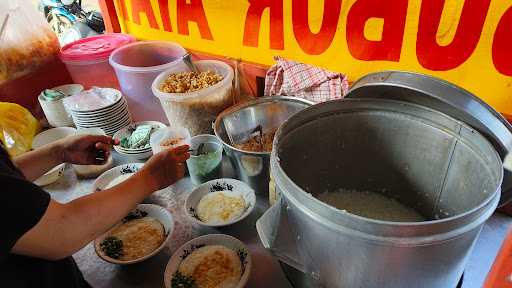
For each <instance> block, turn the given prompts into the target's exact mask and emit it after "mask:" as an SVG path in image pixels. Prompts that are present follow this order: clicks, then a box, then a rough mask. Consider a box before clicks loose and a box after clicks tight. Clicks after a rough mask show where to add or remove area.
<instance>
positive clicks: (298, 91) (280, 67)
mask: <svg viewBox="0 0 512 288" xmlns="http://www.w3.org/2000/svg"><path fill="white" fill-rule="evenodd" d="M274 60H276V62H277V63H276V64H274V66H272V67H270V69H269V70H268V71H267V75H266V78H265V96H276V95H287V96H294V97H299V98H304V99H306V100H310V101H313V102H316V103H318V102H324V101H328V100H334V99H341V98H343V97H345V95H346V94H347V92H348V80H347V77H346V76H345V75H343V74H341V73H337V72H331V71H327V70H324V69H321V68H317V67H314V66H311V65H307V64H303V63H299V62H295V61H290V60H286V59H284V58H281V57H274Z"/></svg>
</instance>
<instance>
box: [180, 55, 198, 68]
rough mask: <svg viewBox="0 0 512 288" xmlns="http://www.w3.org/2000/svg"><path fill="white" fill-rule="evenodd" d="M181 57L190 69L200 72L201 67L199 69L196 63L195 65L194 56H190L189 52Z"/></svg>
mask: <svg viewBox="0 0 512 288" xmlns="http://www.w3.org/2000/svg"><path fill="white" fill-rule="evenodd" d="M181 59H182V60H183V62H185V64H186V65H187V67H188V69H190V71H192V72H195V73H199V69H197V67H196V65H194V63H193V62H192V58H191V57H190V54H189V53H187V54H185V55H183V57H182V58H181Z"/></svg>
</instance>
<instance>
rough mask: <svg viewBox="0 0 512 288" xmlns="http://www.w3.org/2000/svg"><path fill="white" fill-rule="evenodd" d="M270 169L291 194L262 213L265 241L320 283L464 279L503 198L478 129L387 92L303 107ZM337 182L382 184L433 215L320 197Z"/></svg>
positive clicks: (361, 186)
mask: <svg viewBox="0 0 512 288" xmlns="http://www.w3.org/2000/svg"><path fill="white" fill-rule="evenodd" d="M319 147H321V149H319ZM271 168H272V176H273V177H274V179H275V182H276V185H277V189H278V191H280V193H281V194H282V196H283V197H282V198H281V202H280V205H276V206H273V207H272V209H270V210H269V211H268V212H267V213H266V214H265V215H264V216H263V217H262V219H261V220H258V223H257V228H258V232H259V234H260V236H261V238H262V242H263V244H264V246H265V247H268V248H269V249H270V250H271V251H273V253H275V254H276V255H277V256H278V257H279V258H280V259H281V260H283V261H285V262H287V263H288V264H290V265H292V266H294V267H295V268H297V269H299V270H301V271H303V272H304V273H306V274H307V275H310V276H311V277H312V278H313V279H316V280H317V281H318V283H319V285H322V286H323V287H380V288H384V287H394V288H395V287H410V285H411V283H415V287H455V286H456V284H457V282H458V281H459V279H460V277H461V275H462V272H463V269H464V267H465V263H466V260H467V256H468V254H469V252H470V250H471V248H472V247H473V245H474V243H475V240H476V238H477V236H478V234H479V232H480V230H481V228H482V225H483V223H484V221H485V220H487V219H488V218H489V217H490V216H491V214H492V212H493V211H494V209H495V208H496V206H497V204H498V201H499V196H500V185H501V181H502V174H503V169H502V163H501V160H500V158H499V155H498V153H497V152H496V151H495V150H494V147H493V146H492V145H491V144H490V143H489V142H488V141H487V140H486V139H485V137H483V136H482V135H480V134H479V133H478V132H476V131H475V130H474V129H472V128H470V127H469V126H467V125H466V124H464V123H462V122H460V121H457V120H455V119H453V118H451V117H449V116H447V115H445V114H443V113H440V112H438V111H435V110H432V109H429V108H426V107H422V106H419V105H415V104H408V103H404V102H399V101H392V100H384V99H350V100H342V101H331V102H328V103H323V104H319V105H315V106H313V107H310V108H308V109H306V110H303V111H302V112H300V113H297V114H296V115H294V116H293V117H291V118H290V119H289V120H288V121H287V122H286V123H285V124H283V125H282V127H281V128H280V129H279V131H278V133H277V135H276V139H275V141H274V148H273V152H272V158H271ZM338 188H344V189H356V190H370V191H379V192H381V193H382V194H385V195H388V196H391V197H393V198H395V199H397V200H399V201H400V202H402V203H404V204H405V205H407V206H409V207H412V208H415V209H416V210H417V211H419V212H421V213H422V214H423V215H424V216H426V217H427V218H428V219H429V220H430V221H426V222H418V223H395V222H386V221H378V220H371V219H367V218H363V217H359V216H356V215H353V214H350V213H348V212H342V211H340V210H337V209H334V208H333V207H331V206H329V205H326V204H324V203H323V202H321V201H319V200H317V199H316V198H315V197H313V196H315V195H317V194H319V193H322V192H324V191H329V192H331V191H335V190H337V189H338ZM283 218H284V220H283ZM286 221H287V222H288V223H287V224H285V225H283V222H286ZM276 224H277V225H276ZM289 235H292V237H289ZM319 235H322V236H321V237H322V240H323V241H318V240H319V238H318V237H319ZM290 245H296V247H297V248H296V252H298V253H292V252H293V251H292V249H290ZM283 247H285V249H283ZM390 267H396V268H397V269H390ZM398 267H400V268H398ZM419 279H421V281H418V280H419Z"/></svg>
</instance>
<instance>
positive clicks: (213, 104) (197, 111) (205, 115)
mask: <svg viewBox="0 0 512 288" xmlns="http://www.w3.org/2000/svg"><path fill="white" fill-rule="evenodd" d="M194 64H195V66H196V67H197V69H198V70H199V71H198V72H191V71H189V70H186V69H183V68H175V67H173V68H171V69H169V70H167V71H165V72H163V73H161V74H160V75H158V77H157V78H156V79H155V81H153V84H152V86H151V89H152V91H153V94H154V95H155V96H156V97H157V98H158V99H159V100H160V103H161V104H162V107H163V109H164V111H165V114H166V116H167V119H168V120H169V123H172V124H173V125H177V126H181V127H185V128H187V129H188V130H189V131H190V134H191V135H192V136H194V135H198V134H209V133H211V132H212V122H213V121H214V120H215V118H216V117H217V115H218V114H219V113H220V112H221V111H223V110H224V109H226V108H228V107H229V106H231V105H233V94H232V93H233V83H232V82H233V76H234V73H233V69H232V68H231V66H229V65H228V64H226V63H224V62H221V61H215V60H202V61H197V62H195V63H194Z"/></svg>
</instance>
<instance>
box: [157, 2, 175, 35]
mask: <svg viewBox="0 0 512 288" xmlns="http://www.w3.org/2000/svg"><path fill="white" fill-rule="evenodd" d="M158 7H160V16H161V17H162V24H163V25H164V31H167V32H172V25H171V16H170V15H169V0H158Z"/></svg>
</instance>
